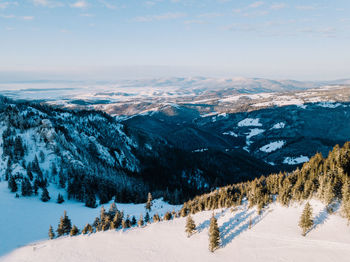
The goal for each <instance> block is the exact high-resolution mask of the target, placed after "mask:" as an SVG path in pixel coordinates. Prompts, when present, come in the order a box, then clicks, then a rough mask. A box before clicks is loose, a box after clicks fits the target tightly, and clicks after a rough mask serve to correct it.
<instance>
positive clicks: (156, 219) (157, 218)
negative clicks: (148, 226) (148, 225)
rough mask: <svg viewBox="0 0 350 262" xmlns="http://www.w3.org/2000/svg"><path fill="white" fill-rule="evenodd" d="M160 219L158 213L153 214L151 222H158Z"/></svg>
mask: <svg viewBox="0 0 350 262" xmlns="http://www.w3.org/2000/svg"><path fill="white" fill-rule="evenodd" d="M159 221H160V216H159V215H158V213H156V214H154V215H153V222H159Z"/></svg>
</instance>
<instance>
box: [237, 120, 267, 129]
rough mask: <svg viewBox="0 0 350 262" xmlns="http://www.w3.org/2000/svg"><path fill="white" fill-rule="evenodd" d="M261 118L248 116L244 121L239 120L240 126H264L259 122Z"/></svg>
mask: <svg viewBox="0 0 350 262" xmlns="http://www.w3.org/2000/svg"><path fill="white" fill-rule="evenodd" d="M259 121H260V119H259V118H246V119H243V120H242V121H240V122H238V124H237V125H238V126H240V127H242V126H262V124H261V123H260V122H259Z"/></svg>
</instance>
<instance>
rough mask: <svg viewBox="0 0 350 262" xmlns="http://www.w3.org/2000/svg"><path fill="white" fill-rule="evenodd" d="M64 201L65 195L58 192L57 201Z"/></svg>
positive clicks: (60, 202)
mask: <svg viewBox="0 0 350 262" xmlns="http://www.w3.org/2000/svg"><path fill="white" fill-rule="evenodd" d="M63 202H64V199H63V196H62V195H61V194H58V196H57V203H58V204H62V203H63Z"/></svg>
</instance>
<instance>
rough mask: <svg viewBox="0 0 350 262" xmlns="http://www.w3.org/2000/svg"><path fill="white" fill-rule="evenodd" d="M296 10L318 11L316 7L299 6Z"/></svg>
mask: <svg viewBox="0 0 350 262" xmlns="http://www.w3.org/2000/svg"><path fill="white" fill-rule="evenodd" d="M295 8H296V9H298V10H315V9H316V7H315V6H313V5H297V6H296V7H295Z"/></svg>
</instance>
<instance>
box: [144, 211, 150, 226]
mask: <svg viewBox="0 0 350 262" xmlns="http://www.w3.org/2000/svg"><path fill="white" fill-rule="evenodd" d="M149 220H150V217H149V213H148V212H146V215H145V223H146V224H148V223H149Z"/></svg>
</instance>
